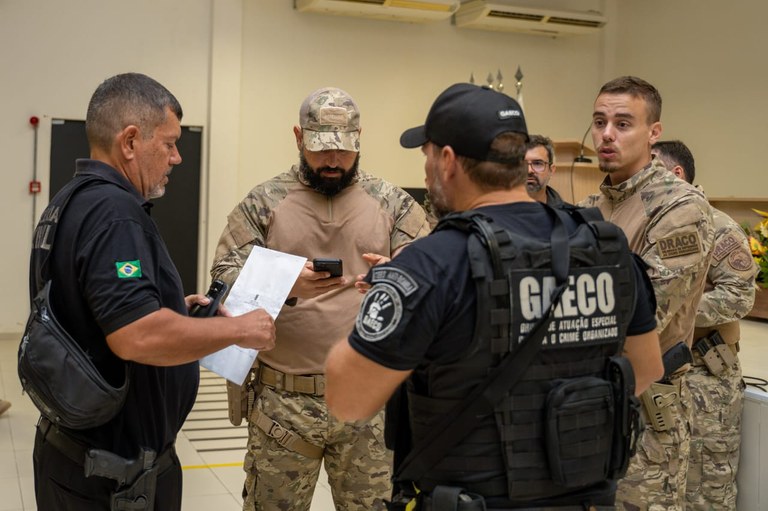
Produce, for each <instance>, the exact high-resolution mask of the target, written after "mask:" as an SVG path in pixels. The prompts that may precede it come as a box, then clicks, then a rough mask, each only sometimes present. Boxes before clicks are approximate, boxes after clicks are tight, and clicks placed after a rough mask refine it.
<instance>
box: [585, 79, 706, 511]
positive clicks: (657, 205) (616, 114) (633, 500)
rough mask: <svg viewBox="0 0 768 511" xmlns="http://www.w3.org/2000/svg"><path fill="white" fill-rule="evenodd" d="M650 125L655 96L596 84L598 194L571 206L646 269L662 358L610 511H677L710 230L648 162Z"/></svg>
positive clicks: (675, 185) (698, 196) (624, 84)
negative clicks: (597, 214)
mask: <svg viewBox="0 0 768 511" xmlns="http://www.w3.org/2000/svg"><path fill="white" fill-rule="evenodd" d="M660 119H661V96H660V95H659V92H658V91H657V90H656V88H655V87H654V86H653V85H651V84H650V83H648V82H646V81H645V80H642V79H640V78H637V77H633V76H623V77H620V78H616V79H614V80H611V81H609V82H608V83H606V84H605V85H603V87H602V88H601V89H600V92H599V94H598V96H597V99H596V100H595V106H594V112H593V114H592V140H593V142H594V145H595V148H596V149H597V155H598V160H599V165H600V170H602V171H603V172H605V173H606V174H608V175H607V176H606V178H605V181H603V183H602V184H601V185H600V193H599V194H597V195H591V196H590V197H588V198H587V199H585V200H584V201H582V202H581V203H580V204H579V205H580V206H597V207H599V208H600V211H601V212H602V213H603V216H604V217H605V219H606V220H609V221H611V222H613V223H615V224H617V225H619V226H620V227H621V228H622V229H623V230H624V232H625V234H626V235H627V238H628V239H629V246H630V248H631V249H632V250H633V251H634V252H636V253H637V254H638V255H640V257H642V259H643V260H644V261H645V263H646V264H647V265H648V274H649V276H650V278H651V282H652V283H653V288H654V293H655V295H656V302H657V308H656V319H657V323H658V327H657V328H658V331H659V341H660V343H661V352H662V354H663V355H664V359H665V376H664V379H662V380H661V381H659V382H657V383H654V384H652V385H651V388H650V389H649V390H647V391H646V392H645V393H643V395H642V403H643V409H644V410H645V414H646V427H645V431H644V434H643V435H642V438H641V439H640V441H639V442H638V444H639V445H638V448H637V453H636V455H635V456H634V458H633V459H632V462H631V463H630V466H629V470H628V471H627V474H626V476H625V477H624V479H622V480H621V481H620V482H619V487H618V492H617V494H616V504H617V508H619V509H637V510H648V509H651V510H655V509H664V510H665V511H682V510H683V509H685V486H686V477H687V467H688V453H689V448H690V433H689V427H690V418H691V409H692V403H691V395H690V393H689V391H688V387H687V386H686V385H685V383H684V378H685V372H686V371H687V370H688V369H689V368H690V364H688V363H685V360H686V359H690V350H689V348H690V347H691V344H692V341H693V329H694V320H695V317H696V306H697V304H698V303H699V298H700V297H701V295H702V292H703V291H704V284H705V279H706V275H707V269H708V268H709V261H710V257H711V253H712V243H713V237H714V227H713V223H712V210H711V208H710V206H709V203H708V202H707V200H706V198H705V197H704V194H702V193H701V192H700V191H698V190H696V188H694V187H693V186H692V185H690V184H688V183H686V182H685V181H682V180H680V179H677V178H676V177H675V176H674V175H672V174H670V173H669V172H668V171H667V169H666V168H664V165H663V164H661V163H660V162H659V161H657V160H654V159H652V157H651V146H652V144H653V143H655V142H656V141H657V140H658V139H659V137H660V136H661V121H660ZM680 342H683V343H684V344H683V345H680V344H679V343H680Z"/></svg>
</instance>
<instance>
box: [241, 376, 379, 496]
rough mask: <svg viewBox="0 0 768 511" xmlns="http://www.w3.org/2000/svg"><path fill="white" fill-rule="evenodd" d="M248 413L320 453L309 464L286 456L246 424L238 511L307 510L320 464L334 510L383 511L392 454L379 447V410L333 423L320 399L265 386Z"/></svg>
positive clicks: (293, 455)
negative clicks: (243, 476) (252, 411)
mask: <svg viewBox="0 0 768 511" xmlns="http://www.w3.org/2000/svg"><path fill="white" fill-rule="evenodd" d="M254 408H255V409H257V410H260V411H261V412H262V413H263V414H264V415H266V416H267V417H269V418H270V419H272V420H274V421H276V422H277V423H279V424H280V426H282V427H283V428H286V429H288V430H290V431H292V432H293V433H295V434H297V435H298V436H299V437H300V438H302V439H303V440H305V441H307V442H309V443H311V444H313V445H315V446H318V447H322V449H323V454H322V458H321V459H312V458H307V457H305V456H303V455H301V454H299V453H296V452H293V451H290V450H288V449H287V448H285V447H283V446H281V445H280V444H278V443H277V441H276V440H275V439H274V438H272V437H269V436H267V435H266V433H264V432H263V431H262V430H261V429H259V428H258V427H257V426H256V424H255V423H254V421H253V420H249V421H248V452H247V454H246V455H245V463H244V466H243V468H244V470H245V473H246V479H245V487H244V490H243V510H244V511H302V510H304V511H309V508H310V504H311V502H312V495H313V493H314V490H315V485H316V483H317V479H318V476H319V473H320V464H321V463H322V462H324V463H325V471H326V472H327V473H328V483H329V485H330V487H331V493H332V495H333V501H334V505H335V509H336V511H363V510H384V509H385V506H384V499H385V498H389V497H390V493H391V491H392V485H391V481H390V478H391V466H392V453H391V451H389V450H387V449H386V448H385V447H384V412H383V411H381V412H379V413H378V414H377V415H376V416H375V417H373V418H372V419H371V420H370V421H358V422H354V423H344V422H339V421H337V420H336V419H335V418H334V417H332V416H331V415H330V414H329V413H328V408H327V406H326V404H325V400H324V399H323V398H322V397H315V396H311V395H308V394H299V393H295V392H285V391H278V390H275V389H272V388H269V387H262V388H261V389H260V392H259V394H258V397H257V399H256V402H255V403H254ZM252 417H254V416H253V415H252Z"/></svg>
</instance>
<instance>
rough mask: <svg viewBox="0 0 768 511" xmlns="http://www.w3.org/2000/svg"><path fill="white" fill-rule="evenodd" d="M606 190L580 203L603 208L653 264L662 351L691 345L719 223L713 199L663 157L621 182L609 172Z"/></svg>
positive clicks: (639, 253) (639, 251) (650, 269)
mask: <svg viewBox="0 0 768 511" xmlns="http://www.w3.org/2000/svg"><path fill="white" fill-rule="evenodd" d="M600 192H601V193H600V194H596V195H591V196H589V197H587V198H586V199H585V200H583V201H582V202H581V203H579V205H580V206H597V207H598V208H600V211H601V212H602V213H603V216H604V217H605V219H606V220H608V221H610V222H613V223H614V224H616V225H618V226H619V227H621V228H622V230H623V231H624V233H625V234H626V236H627V239H628V240H629V247H630V248H631V249H632V250H633V251H634V252H635V253H637V254H638V255H639V256H640V257H641V258H642V259H643V261H645V263H646V264H647V265H648V266H649V270H648V275H649V277H650V279H651V282H652V283H653V290H654V293H655V295H656V302H657V308H656V321H657V324H658V326H657V328H658V330H659V336H660V343H661V351H662V353H664V352H666V351H667V350H668V349H669V348H671V347H672V346H674V345H675V344H677V343H678V342H680V341H684V342H686V343H687V344H688V346H689V347H690V346H691V344H692V342H693V328H694V321H695V317H696V308H697V306H698V303H699V298H700V297H701V295H702V292H703V291H704V284H705V279H706V275H707V269H708V267H709V260H710V257H711V254H712V243H713V236H714V228H713V224H712V210H711V207H710V206H709V203H708V202H707V199H706V198H705V197H704V194H703V193H701V192H700V191H698V190H696V188H695V187H693V186H692V185H690V184H688V183H686V182H685V181H683V180H681V179H678V178H677V177H675V175H674V174H672V173H671V172H669V171H668V170H667V169H666V168H664V166H663V165H662V164H661V162H659V161H657V160H653V161H652V162H651V164H650V165H649V166H648V167H646V168H645V169H643V170H642V171H640V172H639V173H637V174H636V175H634V176H632V177H631V178H630V179H628V180H626V181H624V182H623V183H621V184H619V185H616V186H611V184H610V180H609V178H608V177H607V176H606V179H605V181H603V184H602V185H600Z"/></svg>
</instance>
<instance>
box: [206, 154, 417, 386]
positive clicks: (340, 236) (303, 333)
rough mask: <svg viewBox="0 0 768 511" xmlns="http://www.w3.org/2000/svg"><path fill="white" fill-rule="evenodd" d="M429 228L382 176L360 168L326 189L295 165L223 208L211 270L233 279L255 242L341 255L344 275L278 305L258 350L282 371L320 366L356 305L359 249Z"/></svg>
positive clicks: (381, 250) (391, 245) (393, 246)
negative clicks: (324, 289) (343, 281)
mask: <svg viewBox="0 0 768 511" xmlns="http://www.w3.org/2000/svg"><path fill="white" fill-rule="evenodd" d="M429 231H430V228H429V225H428V223H427V219H426V215H425V212H424V210H423V208H422V207H421V206H419V204H418V203H417V202H416V201H415V200H414V199H413V198H412V197H411V196H410V195H408V194H407V193H406V192H405V191H403V190H402V189H400V188H398V187H396V186H394V185H392V184H390V183H388V182H386V181H384V180H382V179H379V178H376V177H373V176H372V175H370V174H367V173H365V172H362V171H359V172H358V178H357V180H356V181H355V182H354V183H352V184H351V185H350V186H348V187H347V188H345V189H344V190H342V191H341V192H339V193H338V194H337V195H335V196H333V197H328V196H325V195H322V194H320V193H318V192H316V191H314V190H313V189H311V188H309V187H308V186H306V184H305V183H303V182H302V181H301V178H300V175H299V171H298V165H294V166H293V167H292V168H291V170H290V171H288V172H286V173H283V174H281V175H279V176H277V177H275V178H273V179H271V180H269V181H267V182H265V183H262V184H260V185H257V186H256V187H255V188H253V190H251V191H250V192H249V193H248V195H247V196H246V197H245V199H243V201H242V202H240V204H238V205H237V206H236V207H235V208H234V209H233V210H232V212H231V213H230V214H229V216H228V217H227V226H226V227H225V228H224V232H223V233H222V235H221V238H220V239H219V245H218V247H217V249H216V255H215V257H214V262H213V266H212V268H211V276H212V277H213V278H218V279H222V280H224V281H225V282H227V283H228V284H229V285H230V286H231V285H232V283H233V282H234V281H235V279H236V278H237V276H238V274H239V272H240V269H241V268H242V267H243V264H244V263H245V260H246V259H247V258H248V255H249V254H250V252H251V249H252V248H253V246H254V245H258V246H261V247H266V248H270V249H273V250H278V251H280V252H286V253H289V254H294V255H298V256H302V257H306V258H307V259H309V260H311V259H313V258H315V257H337V258H341V259H342V260H343V265H344V276H345V277H346V278H347V279H348V280H349V281H350V283H349V284H348V285H347V286H345V287H344V288H342V289H338V290H335V291H330V292H328V293H326V294H324V295H321V296H319V297H317V298H312V299H299V301H298V303H297V304H296V306H294V307H289V306H284V307H283V308H282V310H281V311H280V315H279V316H278V318H277V321H276V329H277V341H276V344H275V348H274V349H273V350H270V351H264V352H261V353H259V356H258V359H259V360H261V361H263V362H264V363H266V364H268V365H270V366H272V367H273V368H275V369H277V370H279V371H282V372H284V373H289V374H320V373H322V372H323V368H324V364H325V358H326V356H327V354H328V350H329V349H330V348H331V346H332V345H333V344H334V343H335V342H337V341H339V340H341V339H346V338H347V336H348V335H349V333H350V332H351V331H352V327H353V325H354V322H355V318H356V317H357V313H358V311H359V309H360V304H361V302H362V299H363V295H362V294H360V293H359V292H358V291H357V290H356V289H355V287H354V285H353V284H354V281H355V277H356V276H357V275H358V274H365V273H368V270H369V269H370V268H369V266H368V264H367V263H366V262H365V261H364V260H363V258H362V254H363V253H365V252H373V253H376V254H382V255H385V256H391V254H392V253H393V252H394V251H395V250H397V249H398V248H400V247H402V246H404V245H406V244H408V243H410V242H411V241H413V240H414V239H416V238H419V237H422V236H426V235H427V234H428V233H429ZM264 271H269V268H265V269H264Z"/></svg>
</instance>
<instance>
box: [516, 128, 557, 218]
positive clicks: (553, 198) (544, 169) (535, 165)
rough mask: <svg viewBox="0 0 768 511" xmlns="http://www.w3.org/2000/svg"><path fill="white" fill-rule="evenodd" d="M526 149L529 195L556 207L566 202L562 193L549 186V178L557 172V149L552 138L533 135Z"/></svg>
mask: <svg viewBox="0 0 768 511" xmlns="http://www.w3.org/2000/svg"><path fill="white" fill-rule="evenodd" d="M526 149H527V152H526V153H525V161H526V163H527V164H528V179H527V180H526V182H525V188H526V189H527V190H528V195H530V197H531V198H532V199H535V200H537V201H539V202H543V203H544V204H547V205H549V206H552V207H554V208H556V207H559V206H562V205H563V204H565V202H564V201H563V198H562V197H560V194H559V193H557V191H555V189H554V188H552V187H551V186H549V180H550V179H552V175H553V174H554V173H555V151H554V149H553V147H552V140H550V138H549V137H545V136H543V135H531V136H530V140H529V141H528V144H527V145H526Z"/></svg>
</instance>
